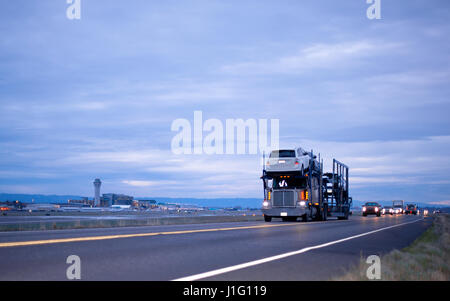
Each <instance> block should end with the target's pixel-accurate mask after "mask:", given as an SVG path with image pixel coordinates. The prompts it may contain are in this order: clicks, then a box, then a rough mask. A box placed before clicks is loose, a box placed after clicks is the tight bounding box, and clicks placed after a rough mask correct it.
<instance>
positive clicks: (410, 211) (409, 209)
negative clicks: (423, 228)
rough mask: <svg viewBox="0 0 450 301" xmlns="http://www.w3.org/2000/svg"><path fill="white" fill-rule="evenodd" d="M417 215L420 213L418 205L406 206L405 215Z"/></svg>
mask: <svg viewBox="0 0 450 301" xmlns="http://www.w3.org/2000/svg"><path fill="white" fill-rule="evenodd" d="M417 213H418V210H417V205H415V204H408V205H406V210H405V214H414V215H417Z"/></svg>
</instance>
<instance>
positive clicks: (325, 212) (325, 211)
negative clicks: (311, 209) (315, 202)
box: [322, 206, 328, 221]
mask: <svg viewBox="0 0 450 301" xmlns="http://www.w3.org/2000/svg"><path fill="white" fill-rule="evenodd" d="M327 217H328V208H327V206H323V217H322V220H323V221H326V220H327Z"/></svg>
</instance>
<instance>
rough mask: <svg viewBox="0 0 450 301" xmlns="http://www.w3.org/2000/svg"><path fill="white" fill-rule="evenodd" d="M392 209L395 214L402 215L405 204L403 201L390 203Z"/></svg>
mask: <svg viewBox="0 0 450 301" xmlns="http://www.w3.org/2000/svg"><path fill="white" fill-rule="evenodd" d="M392 207H393V208H394V211H397V212H395V214H403V212H404V210H405V209H404V208H405V202H404V201H403V200H399V201H392Z"/></svg>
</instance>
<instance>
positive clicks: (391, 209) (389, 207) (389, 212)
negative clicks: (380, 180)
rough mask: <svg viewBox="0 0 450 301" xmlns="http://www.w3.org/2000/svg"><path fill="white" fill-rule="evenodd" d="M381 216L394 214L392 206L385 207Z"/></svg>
mask: <svg viewBox="0 0 450 301" xmlns="http://www.w3.org/2000/svg"><path fill="white" fill-rule="evenodd" d="M381 214H390V215H393V214H394V209H393V208H392V207H391V206H384V207H383V209H381Z"/></svg>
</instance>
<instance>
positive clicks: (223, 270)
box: [172, 218, 424, 281]
mask: <svg viewBox="0 0 450 301" xmlns="http://www.w3.org/2000/svg"><path fill="white" fill-rule="evenodd" d="M421 220H424V218H421V219H417V220H414V221H412V222H407V223H402V224H397V225H393V226H389V227H384V228H380V229H377V230H373V231H370V232H365V233H361V234H358V235H354V236H350V237H347V238H342V239H338V240H335V241H331V242H327V243H324V244H321V245H317V246H312V247H307V248H303V249H300V250H297V251H292V252H288V253H284V254H280V255H275V256H271V257H267V258H263V259H259V260H254V261H249V262H246V263H241V264H238V265H234V266H230V267H226V268H221V269H217V270H213V271H209V272H205V273H201V274H196V275H192V276H187V277H183V278H178V279H174V280H172V281H194V280H199V279H203V278H207V277H212V276H216V275H220V274H224V273H228V272H232V271H236V270H240V269H244V268H248V267H251V266H255V265H258V264H262V263H266V262H270V261H274V260H279V259H282V258H286V257H289V256H293V255H298V254H301V253H305V252H308V251H311V250H315V249H320V248H324V247H328V246H331V245H334V244H338V243H341V242H344V241H347V240H351V239H355V238H358V237H362V236H366V235H370V234H373V233H376V232H380V231H384V230H387V229H392V228H395V227H400V226H404V225H407V224H412V223H415V222H418V221H421Z"/></svg>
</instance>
